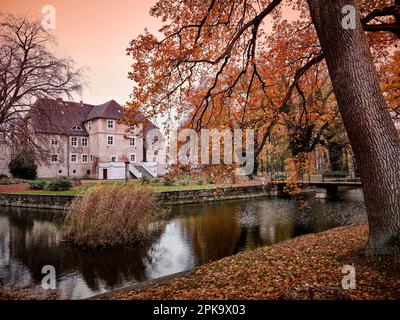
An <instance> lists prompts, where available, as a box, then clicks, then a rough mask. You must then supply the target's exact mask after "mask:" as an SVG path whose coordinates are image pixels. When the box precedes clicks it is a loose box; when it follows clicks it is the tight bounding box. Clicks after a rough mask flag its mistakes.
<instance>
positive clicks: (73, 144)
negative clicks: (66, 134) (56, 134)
mask: <svg viewBox="0 0 400 320" xmlns="http://www.w3.org/2000/svg"><path fill="white" fill-rule="evenodd" d="M70 141H71V146H77V145H78V138H76V137H71V139H70Z"/></svg>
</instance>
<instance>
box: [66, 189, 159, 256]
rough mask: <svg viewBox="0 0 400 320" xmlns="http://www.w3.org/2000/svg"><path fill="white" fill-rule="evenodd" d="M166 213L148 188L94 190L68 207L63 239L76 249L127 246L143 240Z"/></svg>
mask: <svg viewBox="0 0 400 320" xmlns="http://www.w3.org/2000/svg"><path fill="white" fill-rule="evenodd" d="M166 215H167V212H166V210H165V209H161V208H160V207H159V206H158V205H157V199H156V195H155V193H154V192H153V190H152V189H151V188H150V187H148V186H132V185H129V184H114V185H108V186H102V185H99V186H95V187H93V188H91V189H90V190H89V191H88V192H87V193H86V194H85V195H84V196H83V197H81V198H77V199H75V200H74V201H73V202H72V204H71V206H70V207H69V210H68V213H67V216H66V219H65V223H64V228H63V235H64V239H65V240H67V241H69V242H71V243H72V244H74V245H76V246H79V247H86V248H98V247H116V246H127V245H130V244H133V243H135V242H138V241H141V240H144V239H145V238H146V237H147V236H148V235H149V232H150V225H151V223H152V222H156V221H159V220H161V219H163V218H165V217H166Z"/></svg>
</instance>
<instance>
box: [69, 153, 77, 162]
mask: <svg viewBox="0 0 400 320" xmlns="http://www.w3.org/2000/svg"><path fill="white" fill-rule="evenodd" d="M70 159H71V163H76V161H77V156H76V154H71V157H70Z"/></svg>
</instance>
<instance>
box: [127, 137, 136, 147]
mask: <svg viewBox="0 0 400 320" xmlns="http://www.w3.org/2000/svg"><path fill="white" fill-rule="evenodd" d="M135 142H136V141H135V138H129V144H130V145H131V146H134V145H135Z"/></svg>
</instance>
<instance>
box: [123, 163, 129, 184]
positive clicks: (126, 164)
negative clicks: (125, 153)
mask: <svg viewBox="0 0 400 320" xmlns="http://www.w3.org/2000/svg"><path fill="white" fill-rule="evenodd" d="M124 163H125V183H128V179H129V163H130V162H129V161H125V162H124Z"/></svg>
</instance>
